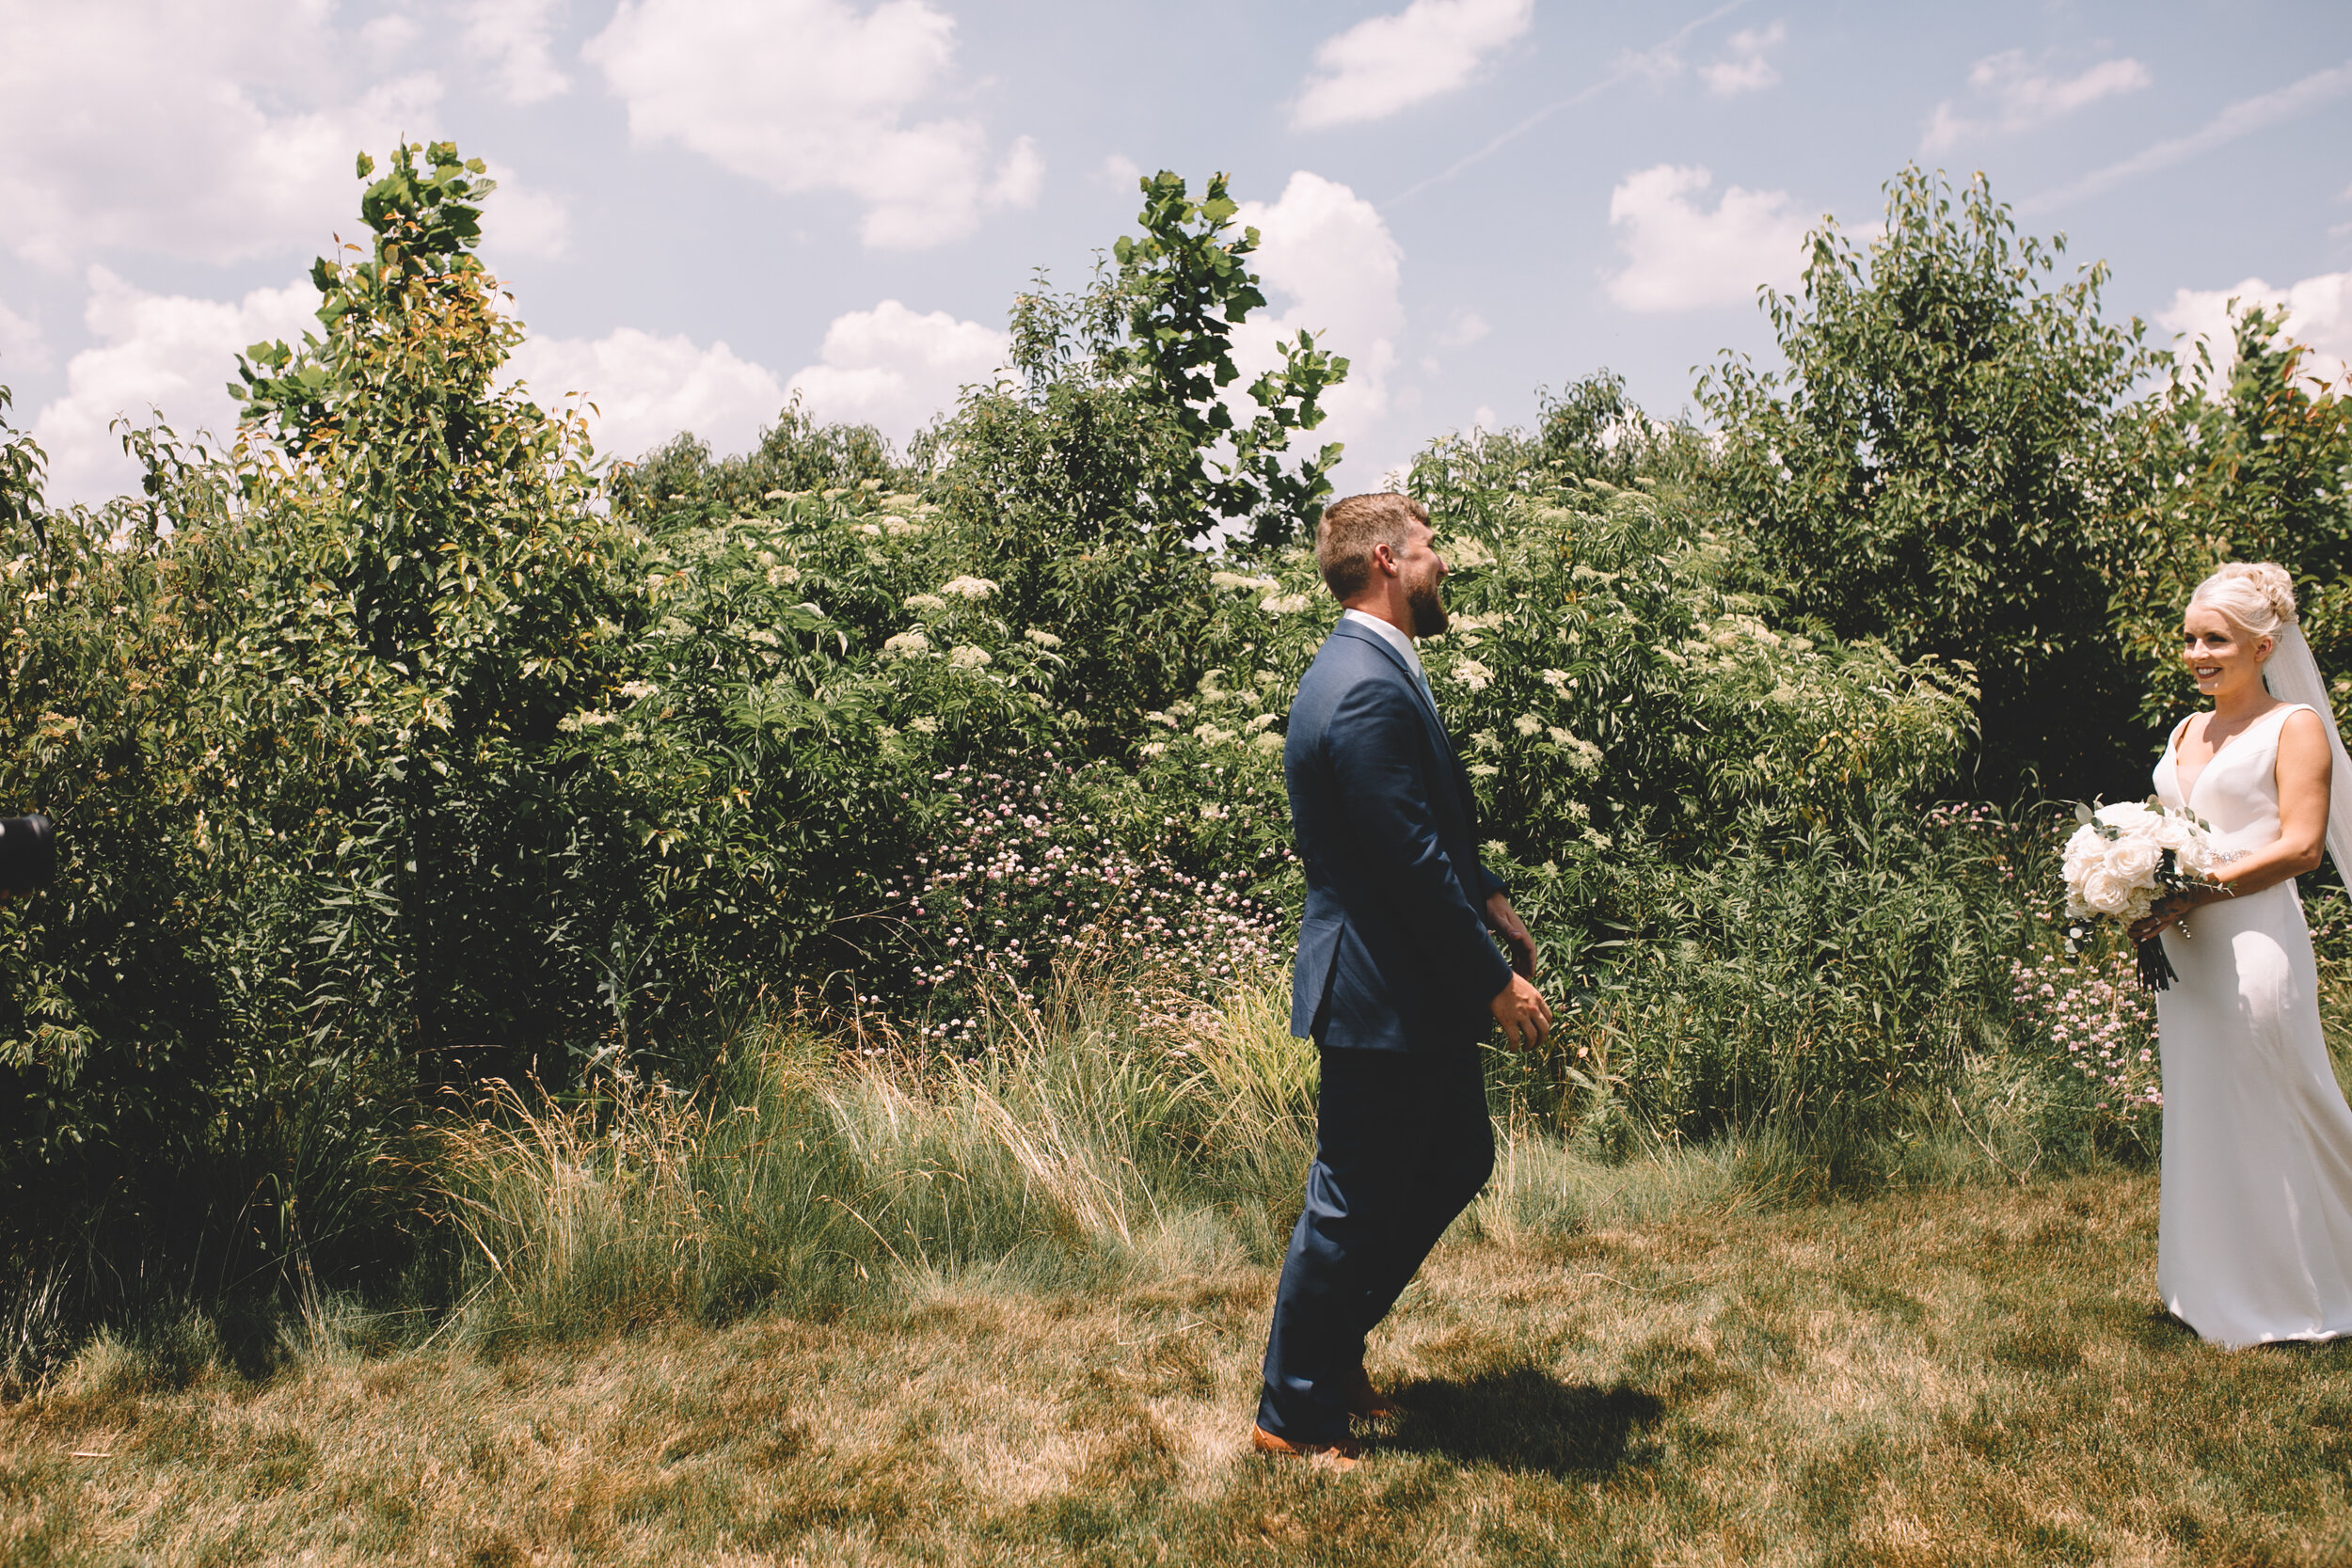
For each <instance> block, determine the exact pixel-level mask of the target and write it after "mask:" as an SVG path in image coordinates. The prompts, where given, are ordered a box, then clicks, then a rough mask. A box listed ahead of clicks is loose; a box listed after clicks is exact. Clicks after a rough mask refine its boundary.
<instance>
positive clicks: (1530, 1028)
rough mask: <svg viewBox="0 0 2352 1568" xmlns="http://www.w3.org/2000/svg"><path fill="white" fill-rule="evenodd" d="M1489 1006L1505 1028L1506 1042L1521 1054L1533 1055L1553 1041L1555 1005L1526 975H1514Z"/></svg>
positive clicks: (1503, 1029) (1503, 1030)
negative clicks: (1538, 1048) (1534, 1051)
mask: <svg viewBox="0 0 2352 1568" xmlns="http://www.w3.org/2000/svg"><path fill="white" fill-rule="evenodd" d="M1486 1006H1487V1009H1488V1010H1489V1011H1490V1012H1492V1013H1493V1014H1494V1015H1495V1022H1497V1023H1500V1024H1502V1038H1503V1040H1504V1042H1505V1043H1506V1044H1508V1045H1510V1046H1512V1047H1514V1048H1516V1049H1518V1050H1520V1051H1533V1050H1534V1049H1535V1048H1536V1047H1537V1046H1539V1045H1541V1044H1543V1043H1544V1041H1545V1040H1546V1039H1548V1038H1549V1037H1550V1035H1551V1004H1550V1003H1549V1002H1547V1001H1545V1000H1544V994H1543V992H1541V991H1539V990H1536V989H1535V987H1534V983H1533V982H1531V981H1530V980H1529V979H1528V978H1527V977H1526V976H1525V975H1523V974H1514V975H1512V976H1511V983H1510V984H1509V985H1507V986H1505V987H1503V988H1502V990H1501V991H1500V992H1498V993H1497V994H1496V996H1495V999H1494V1000H1493V1001H1492V1002H1489V1003H1487V1004H1486Z"/></svg>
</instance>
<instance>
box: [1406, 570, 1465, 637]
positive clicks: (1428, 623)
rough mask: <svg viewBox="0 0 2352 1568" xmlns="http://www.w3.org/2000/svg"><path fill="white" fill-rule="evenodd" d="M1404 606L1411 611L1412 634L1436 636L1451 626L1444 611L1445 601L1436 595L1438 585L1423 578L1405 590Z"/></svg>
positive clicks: (1451, 621) (1449, 618)
mask: <svg viewBox="0 0 2352 1568" xmlns="http://www.w3.org/2000/svg"><path fill="white" fill-rule="evenodd" d="M1405 608H1406V610H1411V611H1412V613H1413V635H1414V636H1415V637H1436V636H1438V634H1439V633H1441V632H1443V631H1444V630H1445V628H1446V627H1447V626H1452V625H1453V624H1454V623H1453V620H1452V618H1451V617H1449V616H1448V615H1447V614H1446V612H1445V601H1444V600H1443V599H1441V598H1439V597H1438V585H1437V583H1435V582H1434V581H1429V580H1427V579H1424V580H1422V581H1421V582H1417V583H1414V584H1413V585H1412V586H1411V587H1409V588H1407V589H1406V590H1405Z"/></svg>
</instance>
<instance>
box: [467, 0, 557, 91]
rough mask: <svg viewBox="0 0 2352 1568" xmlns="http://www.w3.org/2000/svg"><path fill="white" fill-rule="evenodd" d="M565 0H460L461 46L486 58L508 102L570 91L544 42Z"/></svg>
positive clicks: (549, 40) (550, 36)
mask: <svg viewBox="0 0 2352 1568" xmlns="http://www.w3.org/2000/svg"><path fill="white" fill-rule="evenodd" d="M563 6H564V0H465V5H464V8H463V11H464V15H465V18H466V31H465V34H464V38H463V44H464V47H465V48H467V49H469V50H471V51H474V52H476V53H479V54H482V55H487V56H488V57H489V60H490V64H491V68H492V74H493V75H494V76H495V77H496V78H497V80H498V84H499V89H500V90H501V92H503V93H504V94H505V95H506V101H507V102H508V103H540V102H542V101H544V100H546V99H549V98H553V97H555V96H556V95H557V94H558V93H561V92H564V91H567V90H569V88H570V87H571V85H572V84H571V83H570V81H568V80H567V79H566V78H565V77H564V72H563V71H559V70H557V69H556V64H555V60H554V57H553V56H552V55H549V54H548V45H549V44H550V43H552V42H553V41H554V39H553V35H554V32H555V13H556V12H557V11H558V10H560V9H562V8H563Z"/></svg>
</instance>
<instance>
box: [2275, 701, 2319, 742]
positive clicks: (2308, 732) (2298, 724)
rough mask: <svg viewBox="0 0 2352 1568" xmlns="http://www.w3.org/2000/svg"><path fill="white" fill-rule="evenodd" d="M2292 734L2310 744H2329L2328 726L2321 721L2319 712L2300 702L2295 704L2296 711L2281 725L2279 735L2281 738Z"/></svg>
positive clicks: (2283, 738)
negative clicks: (2314, 711)
mask: <svg viewBox="0 0 2352 1568" xmlns="http://www.w3.org/2000/svg"><path fill="white" fill-rule="evenodd" d="M2290 736H2291V737H2293V738H2294V739H2296V740H2299V741H2303V742H2306V743H2308V744H2312V745H2316V746H2321V747H2325V746H2326V745H2327V744H2328V726H2327V725H2326V724H2324V723H2322V722H2321V721H2320V717H2319V715H2318V714H2316V713H2313V712H2312V710H2311V709H2310V708H2307V707H2305V706H2303V705H2301V704H2299V703H2298V704H2296V705H2295V708H2294V711H2293V712H2291V713H2289V714H2288V715H2287V716H2286V719H2285V721H2284V722H2282V723H2280V726H2279V737H2280V739H2281V740H2285V739H2287V738H2289V737H2290Z"/></svg>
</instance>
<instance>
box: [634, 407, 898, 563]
mask: <svg viewBox="0 0 2352 1568" xmlns="http://www.w3.org/2000/svg"><path fill="white" fill-rule="evenodd" d="M897 473H898V465H897V464H896V463H895V462H894V461H893V459H892V456H891V451H890V443H889V442H888V441H886V440H884V439H883V438H882V432H881V431H879V430H876V429H875V428H874V427H873V426H872V425H842V424H819V423H818V422H817V420H816V419H815V418H814V417H813V416H811V415H810V413H809V412H808V410H807V409H806V408H804V407H803V406H802V404H801V399H800V394H799V393H797V392H796V393H794V394H793V396H792V400H791V401H790V402H789V403H787V404H785V405H784V409H783V411H782V412H781V413H780V414H778V415H777V416H776V422H775V423H774V424H773V425H772V426H771V427H770V428H768V429H767V430H764V431H761V432H760V435H759V444H758V445H757V446H756V447H755V448H754V449H753V450H752V451H748V452H745V453H742V454H740V455H737V456H729V457H723V458H720V459H718V460H717V461H715V462H714V461H713V460H712V458H711V455H710V447H709V445H708V443H707V442H704V441H700V440H697V439H695V437H694V436H693V433H692V432H691V431H688V432H683V433H681V434H679V435H678V436H675V437H674V438H672V439H671V440H669V441H667V442H665V443H663V444H662V445H661V446H660V447H657V448H655V449H654V450H653V451H649V452H647V453H646V454H645V455H644V457H642V458H640V459H639V460H638V461H637V462H635V463H629V464H622V465H619V466H618V467H615V469H614V471H613V472H612V475H611V476H610V477H609V478H608V479H607V480H606V482H605V485H606V490H607V492H608V493H609V494H610V495H611V497H612V508H613V510H614V511H615V512H616V513H618V514H619V515H621V516H622V517H623V518H625V519H627V520H628V522H630V523H632V524H635V525H636V526H637V527H639V528H642V529H645V530H647V531H656V530H659V529H660V528H662V527H664V526H666V525H667V524H668V523H669V522H674V521H676V520H678V519H680V518H682V517H686V516H691V517H693V518H695V520H697V521H709V520H712V519H715V518H721V517H728V516H734V515H739V514H742V513H747V512H756V511H758V510H759V509H760V504H761V503H762V502H763V501H765V500H768V499H774V498H775V495H776V492H778V491H785V492H791V491H796V490H836V489H850V488H854V487H855V486H858V485H861V484H865V483H866V482H868V481H872V482H873V483H874V484H877V485H879V484H882V483H887V482H889V481H891V480H892V479H893V478H894V477H895V476H896V475H897Z"/></svg>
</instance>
